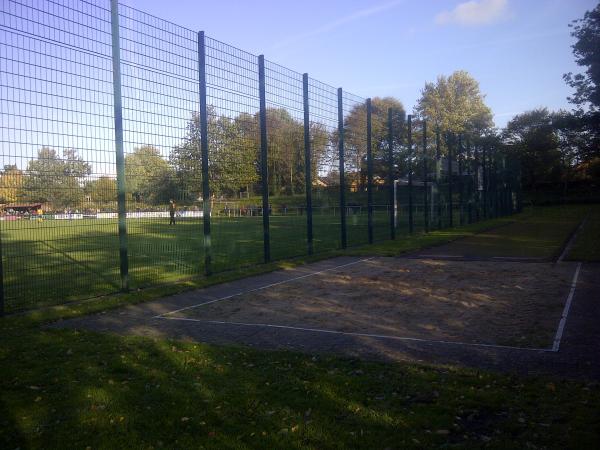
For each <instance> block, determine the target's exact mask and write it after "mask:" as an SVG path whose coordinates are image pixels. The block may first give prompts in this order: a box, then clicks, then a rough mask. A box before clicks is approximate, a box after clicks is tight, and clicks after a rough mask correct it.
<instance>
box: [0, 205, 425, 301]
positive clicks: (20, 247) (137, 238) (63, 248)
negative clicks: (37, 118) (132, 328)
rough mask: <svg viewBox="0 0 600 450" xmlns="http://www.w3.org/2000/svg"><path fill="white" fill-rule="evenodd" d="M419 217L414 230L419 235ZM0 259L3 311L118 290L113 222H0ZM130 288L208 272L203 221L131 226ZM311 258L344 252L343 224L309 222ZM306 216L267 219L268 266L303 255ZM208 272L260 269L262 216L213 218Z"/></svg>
mask: <svg viewBox="0 0 600 450" xmlns="http://www.w3.org/2000/svg"><path fill="white" fill-rule="evenodd" d="M422 223H423V218H422V210H421V212H419V211H418V210H417V211H416V212H415V217H414V224H415V230H416V231H419V230H421V229H422ZM0 226H1V227H2V254H3V266H4V293H5V298H6V306H5V307H6V310H7V311H9V312H10V311H17V310H21V309H29V308H32V307H37V306H46V305H51V304H56V303H63V302H65V301H69V300H75V299H80V298H86V297H94V296H98V295H103V294H107V293H111V292H116V291H118V290H119V289H120V273H119V237H118V224H117V220H116V219H83V220H43V221H37V220H17V221H4V222H2V223H1V224H0ZM389 227H390V219H389V212H388V209H387V208H386V207H385V206H383V207H378V208H375V210H374V233H373V235H374V240H375V241H383V240H386V239H389V236H390V228H389ZM397 232H398V233H399V234H406V233H408V216H407V213H406V211H405V210H403V209H402V208H401V209H400V215H399V221H398V230H397ZM127 235H128V257H129V258H128V259H129V274H130V286H131V287H132V288H134V289H135V288H138V287H145V286H149V285H153V284H157V283H162V282H171V281H176V280H179V279H185V278H189V277H194V276H198V275H203V274H204V272H205V266H204V262H205V258H204V235H203V222H202V219H200V218H185V219H179V220H178V221H177V224H176V225H175V226H170V225H169V224H168V219H164V218H156V219H128V221H127ZM313 235H314V244H313V245H314V252H315V253H325V252H329V251H333V250H337V249H340V248H341V233H340V216H339V212H338V214H337V215H334V214H319V213H316V214H314V216H313ZM306 239H307V238H306V216H304V215H273V216H271V217H270V240H271V259H272V260H282V259H285V258H293V257H297V256H302V255H306V254H307V243H306V242H307V241H306ZM367 242H368V229H367V214H366V211H363V212H362V213H356V214H348V216H347V243H348V246H349V247H356V246H359V245H362V244H366V243H367ZM211 251H212V271H213V272H222V271H227V270H231V269H237V268H240V267H246V266H251V265H255V264H259V263H262V262H263V261H264V258H263V222H262V217H261V216H252V217H218V216H215V217H213V218H212V221H211Z"/></svg>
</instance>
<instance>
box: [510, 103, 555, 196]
mask: <svg viewBox="0 0 600 450" xmlns="http://www.w3.org/2000/svg"><path fill="white" fill-rule="evenodd" d="M503 138H504V143H505V144H506V146H507V148H506V150H507V152H508V153H509V154H511V155H513V156H515V157H516V158H517V159H518V160H519V161H520V163H521V174H522V181H523V185H524V187H525V188H530V189H533V190H534V191H535V190H536V189H537V188H538V187H539V185H540V184H542V183H557V182H559V181H560V177H561V174H562V171H563V168H564V165H563V158H562V154H561V151H560V147H559V144H560V143H559V138H558V136H557V133H556V132H555V128H554V124H553V117H552V114H551V113H550V112H548V110H547V109H546V108H540V109H535V110H532V111H527V112H524V113H523V114H519V115H517V116H515V117H514V118H513V119H512V120H511V121H510V122H508V124H507V125H506V128H505V130H504V133H503Z"/></svg>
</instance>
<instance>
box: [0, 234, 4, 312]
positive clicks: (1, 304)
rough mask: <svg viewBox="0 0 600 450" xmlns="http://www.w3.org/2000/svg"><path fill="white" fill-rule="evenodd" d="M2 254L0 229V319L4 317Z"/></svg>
mask: <svg viewBox="0 0 600 450" xmlns="http://www.w3.org/2000/svg"><path fill="white" fill-rule="evenodd" d="M3 258H4V256H3V252H2V230H1V229H0V317H3V316H4V311H5V307H4V261H3Z"/></svg>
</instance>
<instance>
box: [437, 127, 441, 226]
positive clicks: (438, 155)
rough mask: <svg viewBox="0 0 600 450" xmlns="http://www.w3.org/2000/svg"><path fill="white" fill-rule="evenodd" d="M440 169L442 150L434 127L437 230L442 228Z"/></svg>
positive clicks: (438, 131) (438, 129) (438, 134)
mask: <svg viewBox="0 0 600 450" xmlns="http://www.w3.org/2000/svg"><path fill="white" fill-rule="evenodd" d="M441 170H442V150H441V146H440V127H439V126H438V127H436V129H435V187H436V190H437V192H436V199H437V222H438V226H437V227H438V230H441V229H442V191H441V189H440V175H441V174H440V172H441Z"/></svg>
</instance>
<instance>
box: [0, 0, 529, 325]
mask: <svg viewBox="0 0 600 450" xmlns="http://www.w3.org/2000/svg"><path fill="white" fill-rule="evenodd" d="M2 5H3V7H2V14H1V15H0V62H1V64H0V117H1V119H2V122H1V125H0V130H1V131H0V141H1V149H0V156H1V158H2V161H1V164H2V167H3V168H2V169H1V172H0V203H1V204H2V208H1V211H2V213H1V215H0V219H1V221H0V250H1V252H2V267H1V268H0V269H2V275H3V280H4V285H3V286H0V287H1V288H2V291H0V293H3V294H4V296H0V314H1V313H2V308H1V307H2V304H1V301H2V298H4V309H5V310H6V311H8V312H11V311H17V310H22V309H28V308H34V307H38V306H42V305H49V304H56V303H62V302H65V301H69V300H71V299H78V298H83V297H92V296H96V295H101V294H104V293H108V292H115V291H117V290H119V289H121V290H126V289H127V288H128V287H137V286H145V285H151V284H154V283H157V282H164V281H171V280H177V279H181V278H182V277H192V276H199V275H202V274H205V273H206V274H210V273H212V272H219V271H223V270H228V269H234V268H238V267H242V266H249V265H252V264H257V263H261V262H263V261H269V260H271V259H283V258H289V257H294V256H298V255H304V254H306V253H310V252H313V251H314V252H325V251H330V250H335V249H339V248H342V247H346V246H356V245H361V244H366V243H367V242H369V241H370V240H371V239H372V240H375V241H381V240H384V239H388V238H389V237H390V236H391V232H392V229H394V231H396V232H397V235H398V236H399V237H401V236H402V235H406V234H408V233H410V232H413V233H417V232H421V231H427V230H428V229H435V228H446V227H448V226H451V225H458V224H460V223H471V222H473V221H477V220H482V219H486V218H493V217H497V216H501V215H506V214H511V213H513V212H515V211H519V210H520V208H521V205H522V200H521V192H520V189H519V179H520V176H521V173H520V169H519V166H518V164H517V162H516V161H514V160H511V159H508V158H507V156H506V155H505V154H504V153H503V152H502V151H501V149H500V148H499V145H498V142H496V141H494V140H493V139H492V140H490V139H487V140H486V138H483V137H477V136H476V137H474V138H473V145H472V147H471V144H466V146H465V145H463V144H461V143H460V142H461V141H460V138H457V136H455V135H453V134H452V133H445V131H444V130H440V131H439V133H441V136H443V137H442V138H441V139H440V140H439V143H440V145H438V139H437V136H438V133H437V131H438V130H436V133H431V131H430V143H429V147H428V148H427V149H425V146H426V142H425V140H423V136H422V135H421V136H419V133H420V132H421V133H425V128H426V127H425V126H424V125H423V122H421V121H419V120H418V119H415V120H414V121H413V122H412V128H411V130H412V133H413V134H411V137H412V142H413V145H412V147H411V148H410V149H409V148H408V145H407V135H405V133H406V131H407V129H408V127H406V128H405V126H404V125H403V124H404V112H403V111H400V110H398V111H396V113H397V115H396V116H394V115H393V114H392V115H389V114H390V110H389V109H385V108H387V107H383V106H382V105H384V104H386V101H388V100H389V99H388V100H386V99H375V100H374V101H373V102H371V100H369V101H365V99H363V98H360V97H357V96H355V95H353V94H350V93H347V92H343V91H342V90H341V89H335V88H333V87H331V86H329V85H326V84H324V83H322V82H320V81H317V80H314V79H311V78H308V76H307V75H301V74H299V73H297V72H294V71H292V70H289V69H287V68H285V67H282V66H279V65H277V64H276V63H273V62H271V61H265V60H264V58H263V57H262V56H261V57H257V56H256V55H253V54H251V53H248V52H245V51H243V50H240V49H238V48H235V47H233V46H231V45H228V44H225V43H223V42H220V41H218V40H215V39H213V38H210V37H206V36H205V35H204V33H203V32H196V31H192V30H189V29H186V28H184V27H180V26H178V25H175V24H173V23H170V22H168V21H165V20H162V19H159V18H157V17H154V16H151V15H149V14H146V13H144V12H142V11H139V10H136V9H134V8H132V7H129V6H127V5H124V4H118V3H117V2H116V1H109V0H99V1H97V2H89V1H86V0H52V1H46V2H38V1H35V0H18V1H17V0H8V1H5V2H3V4H2ZM368 105H370V106H368ZM368 108H370V109H368ZM368 111H371V113H370V115H369V114H368ZM367 117H370V122H369V123H370V130H371V134H370V135H369V136H370V143H371V145H370V148H369V149H368V148H367V146H368V142H369V140H368V137H367V136H368V134H367V133H368V131H367V130H368V129H369V128H368V122H367ZM390 117H391V118H390ZM392 119H393V122H392V123H393V125H392V128H393V130H394V132H393V133H391V132H390V129H389V128H388V127H389V123H390V122H389V121H388V120H392ZM411 119H414V118H411ZM420 130H421V131H420ZM394 133H395V134H394ZM342 138H343V139H342ZM390 142H391V144H390ZM465 142H466V141H465ZM390 145H391V147H390ZM342 148H343V151H342ZM419 149H420V150H419ZM368 150H369V151H368ZM369 154H370V157H369ZM457 155H458V156H457ZM458 161H460V165H458ZM128 272H129V275H130V277H129V278H130V279H131V283H128V280H129V278H128ZM0 280H1V278H0Z"/></svg>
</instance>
